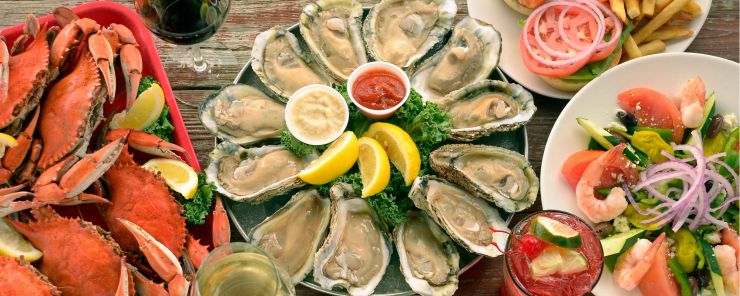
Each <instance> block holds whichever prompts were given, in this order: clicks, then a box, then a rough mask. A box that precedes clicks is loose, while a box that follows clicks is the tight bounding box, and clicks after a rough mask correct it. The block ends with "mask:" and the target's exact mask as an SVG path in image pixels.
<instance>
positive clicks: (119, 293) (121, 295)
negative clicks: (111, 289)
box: [116, 258, 131, 296]
mask: <svg viewBox="0 0 740 296" xmlns="http://www.w3.org/2000/svg"><path fill="white" fill-rule="evenodd" d="M128 288H129V282H128V269H127V268H126V260H124V259H123V258H121V273H120V275H119V277H118V289H116V296H129V295H131V293H130V292H129V290H128Z"/></svg>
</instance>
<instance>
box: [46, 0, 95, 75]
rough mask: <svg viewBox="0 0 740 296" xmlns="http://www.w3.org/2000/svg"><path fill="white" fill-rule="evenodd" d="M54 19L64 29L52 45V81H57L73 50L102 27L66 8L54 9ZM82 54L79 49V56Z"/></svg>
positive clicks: (50, 67)
mask: <svg viewBox="0 0 740 296" xmlns="http://www.w3.org/2000/svg"><path fill="white" fill-rule="evenodd" d="M54 18H56V20H57V23H59V24H60V25H62V26H64V27H63V28H62V29H61V30H59V33H58V34H57V36H56V38H54V43H53V44H52V45H51V55H50V63H49V70H50V72H51V79H55V78H56V77H57V76H58V75H59V72H60V71H61V68H62V67H63V66H64V65H65V62H66V61H67V60H68V58H69V53H70V51H71V49H72V48H74V47H75V46H77V45H78V44H79V43H80V42H81V41H84V40H87V37H88V36H90V35H91V34H93V33H95V32H97V31H99V30H100V25H98V23H97V22H95V21H94V20H92V19H89V18H84V19H80V18H78V17H77V15H76V14H75V13H74V12H73V11H72V10H70V9H69V8H66V7H58V8H57V9H54ZM80 52H81V51H80V50H79V49H78V50H77V55H78V56H79V54H80ZM73 60H77V59H73Z"/></svg>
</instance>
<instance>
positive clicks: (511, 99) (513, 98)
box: [430, 80, 537, 141]
mask: <svg viewBox="0 0 740 296" xmlns="http://www.w3.org/2000/svg"><path fill="white" fill-rule="evenodd" d="M430 102H433V103H435V104H437V105H439V106H440V108H442V109H443V110H445V111H447V113H449V114H450V117H451V118H452V130H451V131H450V138H451V139H454V140H458V141H473V140H475V139H478V138H480V137H484V136H488V135H491V134H493V133H495V132H500V131H511V130H515V129H517V128H519V127H521V126H523V125H525V124H526V123H527V122H528V121H529V120H530V119H531V118H532V116H533V115H534V113H535V112H536V111H537V107H536V106H535V105H534V98H532V94H531V93H529V92H528V91H527V90H525V89H524V88H523V87H521V86H520V85H518V84H513V83H506V82H503V81H498V80H481V81H478V82H474V83H472V84H469V85H467V86H465V87H463V88H461V89H459V90H456V91H454V92H452V93H450V94H448V95H447V96H445V97H443V98H441V99H438V100H432V101H430Z"/></svg>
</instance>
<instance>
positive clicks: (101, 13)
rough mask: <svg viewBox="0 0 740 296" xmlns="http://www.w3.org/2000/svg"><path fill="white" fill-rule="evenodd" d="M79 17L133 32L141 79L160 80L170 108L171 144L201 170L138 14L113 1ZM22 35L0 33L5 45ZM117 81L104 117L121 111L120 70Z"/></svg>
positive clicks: (19, 28) (81, 10)
mask: <svg viewBox="0 0 740 296" xmlns="http://www.w3.org/2000/svg"><path fill="white" fill-rule="evenodd" d="M72 10H73V11H74V12H75V13H77V15H79V16H80V17H87V18H91V19H93V20H95V21H97V22H98V23H99V24H100V25H102V26H108V25H110V24H111V23H118V24H122V25H124V26H126V27H128V28H129V29H131V32H133V33H134V36H135V37H136V41H137V42H138V43H139V51H141V58H142V61H143V64H144V69H143V70H144V73H143V74H144V76H147V75H151V76H153V77H154V78H155V79H156V80H157V81H159V83H160V85H161V86H162V90H164V96H165V103H166V104H167V106H168V107H169V108H170V121H171V122H172V125H173V126H174V127H175V132H174V133H173V142H174V143H175V144H177V145H179V146H180V147H183V148H185V155H182V156H183V158H184V159H185V161H186V162H187V163H188V164H189V165H190V166H191V167H193V168H195V170H196V171H200V164H199V163H198V157H196V155H195V150H194V149H193V144H192V143H191V142H190V136H188V131H187V129H186V128H185V123H184V122H183V121H182V116H180V110H179V109H178V108H177V102H176V101H175V95H174V94H173V93H172V88H171V86H170V81H169V80H168V79H167V74H166V73H165V71H164V67H163V66H162V61H161V60H160V58H159V53H158V52H157V47H156V46H155V43H154V39H152V34H151V33H150V32H149V30H148V29H147V28H146V26H144V23H143V22H142V21H141V19H140V18H139V15H138V14H137V13H136V12H135V11H134V10H133V9H131V8H128V7H126V6H124V5H122V4H119V3H115V2H106V1H101V2H91V3H86V4H82V5H79V6H76V7H74V8H72ZM39 22H40V24H41V26H44V25H46V26H54V25H56V24H57V23H56V21H55V20H54V17H53V16H52V15H51V14H49V15H46V16H43V17H40V18H39ZM22 33H23V24H18V25H15V26H13V27H10V28H6V29H3V30H2V31H0V35H3V36H5V39H6V42H7V44H8V45H10V44H13V41H15V39H16V38H17V37H18V36H19V35H20V34H22ZM116 72H117V73H116V79H117V81H119V82H121V83H117V86H118V89H117V91H116V94H117V96H116V100H115V101H114V102H113V104H107V105H106V106H105V115H106V117H107V116H108V115H109V114H110V113H112V112H113V111H116V110H121V108H122V106H123V103H124V101H125V90H124V89H123V88H124V87H125V84H124V83H122V82H123V76H122V75H121V73H120V70H117V71H116Z"/></svg>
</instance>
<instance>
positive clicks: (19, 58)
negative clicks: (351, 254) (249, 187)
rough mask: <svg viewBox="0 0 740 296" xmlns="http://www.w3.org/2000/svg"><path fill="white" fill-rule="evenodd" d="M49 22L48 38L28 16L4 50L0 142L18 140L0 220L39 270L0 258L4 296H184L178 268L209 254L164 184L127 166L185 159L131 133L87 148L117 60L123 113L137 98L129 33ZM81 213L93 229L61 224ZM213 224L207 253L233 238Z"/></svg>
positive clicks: (8, 154) (75, 21) (1, 159)
mask: <svg viewBox="0 0 740 296" xmlns="http://www.w3.org/2000/svg"><path fill="white" fill-rule="evenodd" d="M54 16H55V18H56V21H57V23H58V24H59V26H53V27H48V26H47V24H45V25H43V26H42V25H41V24H39V22H38V21H37V19H36V18H35V17H34V16H32V15H29V16H28V17H27V18H26V21H25V27H24V32H23V35H22V36H20V37H18V38H17V39H16V40H15V43H14V44H13V45H12V47H11V48H10V50H8V45H7V44H6V43H5V40H0V106H2V108H0V131H2V132H4V133H7V134H10V135H12V136H14V137H16V138H17V139H18V140H17V141H18V145H16V146H15V147H12V148H9V149H7V150H6V151H5V153H4V155H2V156H0V185H2V187H0V188H2V189H0V218H3V217H4V219H5V220H6V221H7V222H8V223H9V224H10V225H12V227H14V228H15V229H16V230H17V231H18V232H20V233H21V234H22V235H23V236H25V237H26V238H27V239H28V240H30V241H31V243H32V244H33V245H34V246H35V247H36V248H38V249H39V250H41V251H42V253H43V257H42V259H41V260H40V264H38V265H37V267H38V270H36V268H35V267H34V266H32V265H30V264H27V263H24V262H23V260H22V259H21V260H20V261H16V260H15V259H11V258H9V257H1V256H0V275H2V276H0V283H2V286H3V292H7V291H8V290H7V289H10V294H11V295H14V294H15V292H13V291H18V293H20V294H23V295H28V293H32V292H34V291H36V292H38V293H36V294H35V295H58V294H59V293H60V292H61V293H64V294H65V295H113V294H116V295H134V293H138V294H145V295H149V294H157V295H162V294H166V293H167V291H166V290H165V286H163V285H162V284H156V283H155V282H154V281H151V280H149V279H147V277H148V278H152V279H155V277H156V279H157V281H160V282H164V283H166V289H167V290H169V293H170V294H172V295H186V293H187V291H188V289H189V276H190V275H191V274H190V273H192V268H190V273H188V272H184V271H183V267H182V266H181V264H180V261H179V259H182V260H183V262H185V266H186V267H190V265H192V264H195V266H197V265H198V264H199V263H200V262H201V261H202V259H203V257H204V256H205V254H206V253H207V249H206V248H205V247H204V246H201V245H200V244H199V243H198V241H197V240H195V239H193V238H192V237H191V236H190V235H189V234H188V233H187V230H186V226H185V219H184V218H183V217H182V216H181V212H182V206H181V205H180V204H179V203H178V201H177V200H176V199H175V197H173V196H172V194H171V193H170V191H169V189H168V187H167V186H166V185H165V183H164V181H163V180H162V178H161V177H160V176H158V175H157V174H156V173H154V172H151V171H148V170H146V169H144V168H142V167H141V166H140V165H139V164H137V163H136V162H135V161H134V154H139V153H144V154H149V155H154V156H158V157H167V158H179V156H177V154H175V152H183V151H184V149H182V148H181V147H179V146H177V145H175V144H172V143H169V142H166V141H164V140H162V139H160V138H158V137H157V136H154V135H151V134H148V133H145V132H141V131H136V130H127V129H116V130H112V131H107V132H106V131H100V133H104V134H105V136H104V137H101V138H103V140H102V141H101V142H102V143H101V146H100V147H99V148H93V147H94V146H95V144H96V143H95V141H91V137H92V134H93V132H94V131H96V129H97V127H98V125H99V124H100V123H101V121H102V119H103V105H104V103H105V101H106V98H107V100H108V101H109V102H110V101H112V100H113V99H114V97H115V94H116V89H117V88H116V76H115V65H116V60H119V61H120V67H121V72H122V73H123V77H124V79H125V91H126V94H127V95H126V106H131V105H132V104H133V102H134V100H135V99H136V95H137V89H138V85H139V80H140V78H141V75H142V57H141V54H140V52H139V49H138V45H137V42H136V39H135V37H134V35H133V34H132V32H131V31H130V30H129V29H128V28H126V27H125V26H122V25H119V24H111V25H110V26H108V27H104V26H101V25H100V24H98V23H97V22H96V21H94V20H92V19H89V18H79V17H78V16H77V15H75V13H74V12H72V11H71V10H69V9H67V8H64V7H60V8H57V9H56V10H55V11H54ZM135 151H136V152H135ZM3 184H4V185H3ZM86 203H94V204H97V205H98V207H97V208H98V209H99V211H100V213H101V214H102V216H103V219H102V220H103V221H102V222H100V223H99V224H100V225H95V224H93V223H91V222H88V221H85V220H83V219H82V218H69V217H64V216H62V215H60V214H58V213H57V210H59V209H61V208H59V207H58V206H74V205H80V204H86ZM62 208H63V207H62ZM214 219H216V220H218V221H220V222H222V223H214V225H216V224H219V225H221V228H219V229H216V231H215V232H214V236H216V237H215V238H214V242H217V243H219V242H220V243H223V242H224V240H228V231H229V229H228V226H225V227H224V223H223V222H225V225H228V222H226V218H225V213H224V212H223V209H222V208H221V207H220V205H217V210H216V212H215V214H214ZM104 228H105V229H107V230H109V232H108V231H105V230H104ZM191 263H192V264H191ZM134 266H137V267H134ZM185 271H188V268H185Z"/></svg>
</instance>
